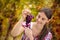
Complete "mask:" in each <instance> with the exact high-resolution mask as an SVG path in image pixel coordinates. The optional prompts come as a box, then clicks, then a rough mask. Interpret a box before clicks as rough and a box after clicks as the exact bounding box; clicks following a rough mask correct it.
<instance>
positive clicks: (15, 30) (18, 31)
mask: <svg viewBox="0 0 60 40" xmlns="http://www.w3.org/2000/svg"><path fill="white" fill-rule="evenodd" d="M23 21H24V19H23V18H21V19H20V20H19V21H18V22H17V24H16V25H15V26H14V28H13V29H12V31H11V35H12V36H13V37H15V36H18V35H19V34H21V33H22V32H23V31H24V27H22V22H23Z"/></svg>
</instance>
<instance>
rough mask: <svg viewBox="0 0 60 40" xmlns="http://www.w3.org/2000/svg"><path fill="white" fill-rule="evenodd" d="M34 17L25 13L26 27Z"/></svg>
mask: <svg viewBox="0 0 60 40" xmlns="http://www.w3.org/2000/svg"><path fill="white" fill-rule="evenodd" d="M33 18H34V17H33V16H32V15H27V17H26V27H28V24H29V23H30V22H31V20H32V19H33Z"/></svg>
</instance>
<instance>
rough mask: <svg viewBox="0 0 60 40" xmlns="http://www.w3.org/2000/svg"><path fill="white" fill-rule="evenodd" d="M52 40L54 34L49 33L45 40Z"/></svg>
mask: <svg viewBox="0 0 60 40" xmlns="http://www.w3.org/2000/svg"><path fill="white" fill-rule="evenodd" d="M51 39H52V33H51V32H49V33H48V34H47V35H46V36H45V38H44V40H51Z"/></svg>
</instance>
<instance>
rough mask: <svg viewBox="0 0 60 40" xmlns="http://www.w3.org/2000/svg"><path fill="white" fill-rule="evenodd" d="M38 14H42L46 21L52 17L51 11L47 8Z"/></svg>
mask: <svg viewBox="0 0 60 40" xmlns="http://www.w3.org/2000/svg"><path fill="white" fill-rule="evenodd" d="M39 12H44V13H45V15H46V16H47V18H48V19H51V17H52V10H51V9H49V8H42V9H41V10H39Z"/></svg>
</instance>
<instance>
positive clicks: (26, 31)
mask: <svg viewBox="0 0 60 40" xmlns="http://www.w3.org/2000/svg"><path fill="white" fill-rule="evenodd" d="M25 35H26V36H27V37H28V38H29V39H30V40H33V39H34V38H33V35H32V30H31V29H29V28H27V27H26V28H25Z"/></svg>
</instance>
